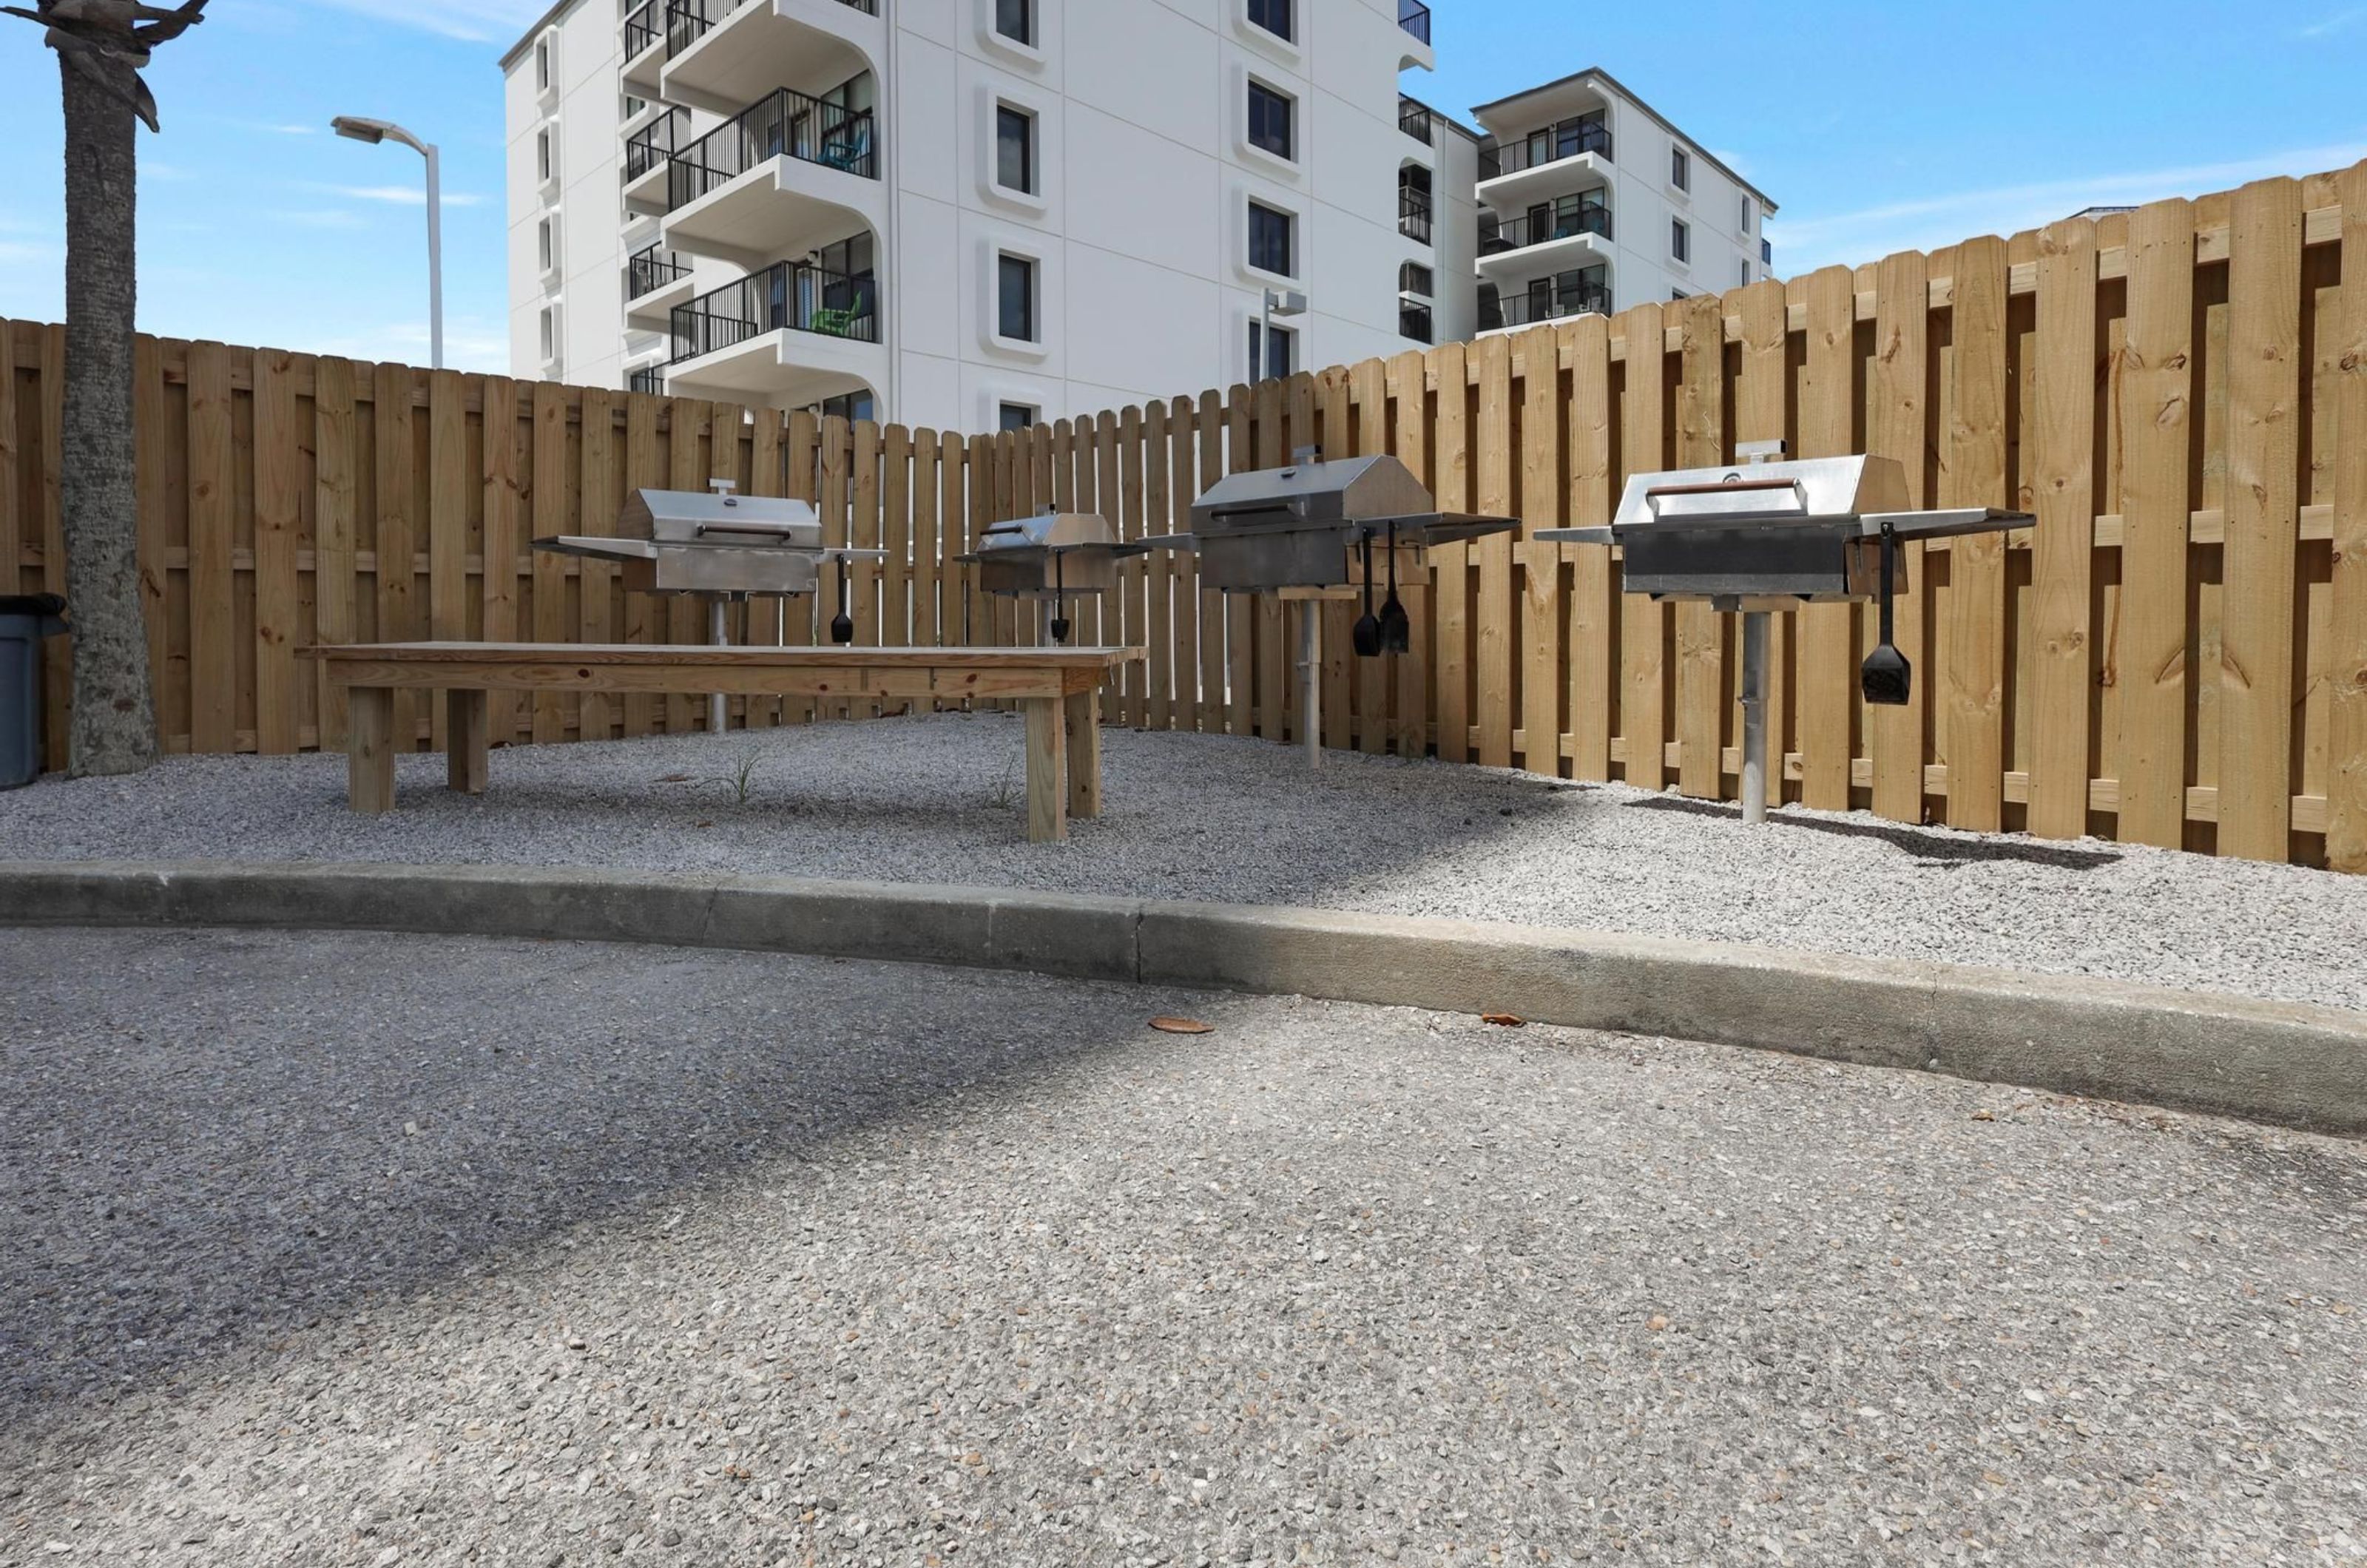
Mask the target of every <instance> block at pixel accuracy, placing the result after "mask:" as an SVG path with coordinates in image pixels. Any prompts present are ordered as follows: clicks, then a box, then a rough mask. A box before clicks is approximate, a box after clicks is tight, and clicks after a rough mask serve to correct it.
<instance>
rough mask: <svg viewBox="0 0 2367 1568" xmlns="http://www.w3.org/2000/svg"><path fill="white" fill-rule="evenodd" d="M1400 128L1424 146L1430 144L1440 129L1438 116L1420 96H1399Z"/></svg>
mask: <svg viewBox="0 0 2367 1568" xmlns="http://www.w3.org/2000/svg"><path fill="white" fill-rule="evenodd" d="M1398 129H1399V130H1402V131H1404V132H1405V133H1406V134H1407V135H1408V136H1410V137H1412V138H1413V139H1414V140H1415V141H1419V142H1421V144H1422V145H1423V146H1425V147H1427V146H1429V145H1430V143H1431V141H1432V139H1433V137H1434V136H1435V135H1436V134H1437V131H1438V117H1437V116H1436V115H1435V114H1434V113H1433V112H1432V110H1431V107H1430V106H1429V105H1428V104H1426V103H1423V102H1422V101H1421V99H1420V98H1409V97H1407V96H1404V95H1403V94H1399V96H1398Z"/></svg>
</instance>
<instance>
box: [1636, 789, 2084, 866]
mask: <svg viewBox="0 0 2367 1568" xmlns="http://www.w3.org/2000/svg"><path fill="white" fill-rule="evenodd" d="M1627 804H1628V807H1629V808H1630V809H1632V810H1637V811H1676V812H1682V813H1684V814H1686V815H1688V816H1693V817H1724V818H1740V817H1741V815H1742V807H1740V806H1739V805H1738V804H1737V803H1735V802H1733V801H1719V800H1688V799H1684V798H1682V797H1681V796H1677V795H1656V796H1654V797H1653V798H1652V799H1649V800H1635V801H1630V802H1628V803H1627ZM1768 827H1769V829H1770V830H1772V831H1784V830H1789V829H1802V830H1805V831H1807V832H1811V833H1829V834H1831V835H1833V836H1834V837H1836V838H1841V839H1873V840H1877V841H1878V842H1881V843H1886V844H1888V845H1889V846H1890V847H1891V848H1893V849H1896V850H1903V851H1905V852H1907V853H1908V854H1910V855H1913V856H1915V857H1916V859H1917V861H1918V862H1919V863H1921V864H1922V865H1924V866H1927V867H1929V868H1931V869H1933V870H1942V871H1952V870H1954V869H1955V868H1956V867H1957V866H1959V865H1965V864H1970V863H1974V862H1976V861H2014V862H2017V863H2021V864H2023V865H2043V866H2047V867H2050V868H2052V869H2054V870H2056V871H2094V870H2096V869H2098V868H2099V867H2101V866H2107V865H2116V864H2118V863H2120V862H2121V861H2122V860H2124V859H2125V858H2127V857H2125V856H2124V855H2122V854H2120V853H2118V852H2114V851H2111V850H2074V849H2067V848H2065V847H2064V846H2062V845H2060V844H2040V843H2021V842H2017V841H2012V840H1999V839H1994V838H1990V839H1965V838H1955V837H1953V836H1951V835H1949V834H1946V833H1933V832H1926V831H1925V830H1923V829H1920V828H1908V827H1904V826H1902V825H1900V824H1898V823H1896V822H1831V821H1827V820H1826V819H1824V818H1820V817H1795V816H1793V815H1791V814H1790V813H1788V812H1783V811H1776V812H1774V814H1773V815H1772V816H1771V817H1770V818H1768Z"/></svg>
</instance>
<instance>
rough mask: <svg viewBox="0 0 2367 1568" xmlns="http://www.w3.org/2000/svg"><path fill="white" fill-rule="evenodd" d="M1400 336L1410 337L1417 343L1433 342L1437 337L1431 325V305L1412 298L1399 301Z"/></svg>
mask: <svg viewBox="0 0 2367 1568" xmlns="http://www.w3.org/2000/svg"><path fill="white" fill-rule="evenodd" d="M1398 336H1399V337H1410V338H1411V339H1413V341H1414V342H1416V343H1433V342H1435V341H1436V339H1435V337H1434V336H1433V329H1432V327H1431V319H1430V307H1429V306H1427V305H1417V304H1414V303H1413V302H1412V301H1411V300H1403V299H1401V300H1399V302H1398Z"/></svg>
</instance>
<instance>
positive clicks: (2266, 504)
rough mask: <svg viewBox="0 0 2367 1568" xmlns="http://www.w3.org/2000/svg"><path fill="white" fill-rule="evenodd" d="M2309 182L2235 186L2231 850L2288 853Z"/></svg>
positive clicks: (2230, 373) (2227, 792)
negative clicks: (2304, 189)
mask: <svg viewBox="0 0 2367 1568" xmlns="http://www.w3.org/2000/svg"><path fill="white" fill-rule="evenodd" d="M2301 233H2302V208H2301V186H2300V184H2299V182H2297V181H2294V180H2289V179H2277V180H2260V181H2257V182H2255V183H2254V184H2251V185H2248V186H2245V187H2244V188H2243V189H2241V190H2239V191H2237V193H2236V197H2235V201H2234V205H2233V209H2232V210H2231V212H2230V214H2229V219H2228V234H2227V504H2226V524H2225V528H2226V536H2225V537H2226V544H2225V569H2224V571H2225V575H2224V579H2223V581H2224V582H2225V588H2224V589H2223V591H2222V600H2221V606H2222V607H2221V622H2220V631H2219V799H2218V819H2219V852H2220V853H2221V854H2223V855H2240V856H2242V857H2244V858H2246V859H2248V860H2280V861H2281V860H2283V859H2284V858H2285V856H2286V854H2287V852H2288V835H2289V833H2290V831H2291V828H2292V821H2293V795H2292V791H2291V786H2290V785H2289V784H2288V783H2287V780H2288V778H2289V776H2290V768H2291V764H2292V757H2293V676H2294V670H2293V556H2294V544H2295V536H2296V535H2297V534H2298V533H2299V531H2300V517H2299V505H2300V496H2299V492H2298V490H2297V485H2298V480H2299V473H2298V468H2299V462H2300V457H2299V448H2298V434H2297V432H2298V429H2299V428H2300V426H2301V424H2302V421H2301V419H2300V417H2299V413H2300V399H2301V387H2302V375H2301V366H2300V357H2301V342H2300V327H2301V251H2302V244H2301Z"/></svg>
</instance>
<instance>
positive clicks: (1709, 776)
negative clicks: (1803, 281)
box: [1676, 294, 1814, 800]
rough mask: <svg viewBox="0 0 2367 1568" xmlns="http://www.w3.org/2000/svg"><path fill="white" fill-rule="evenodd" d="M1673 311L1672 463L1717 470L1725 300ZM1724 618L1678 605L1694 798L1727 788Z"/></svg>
mask: <svg viewBox="0 0 2367 1568" xmlns="http://www.w3.org/2000/svg"><path fill="white" fill-rule="evenodd" d="M1676 315H1677V325H1678V329H1679V331H1681V332H1682V333H1683V334H1684V348H1683V350H1682V353H1681V355H1680V356H1679V357H1680V360H1681V363H1682V367H1683V369H1682V377H1681V378H1680V379H1679V381H1678V383H1677V431H1676V437H1677V466H1678V467H1679V468H1714V467H1716V465H1717V464H1718V463H1720V462H1722V461H1724V460H1725V457H1726V431H1725V415H1724V398H1723V396H1722V394H1723V392H1724V389H1725V369H1726V332H1725V325H1726V316H1725V303H1724V301H1722V300H1721V299H1718V297H1717V296H1716V295H1715V294H1696V295H1694V296H1693V298H1692V299H1687V300H1686V301H1685V302H1684V303H1683V305H1682V307H1680V308H1679V309H1678V310H1677V312H1676ZM1810 330H1811V331H1813V330H1814V328H1813V327H1812V328H1811V329H1810ZM1726 636H1727V616H1725V615H1720V614H1719V613H1718V612H1717V611H1716V609H1714V608H1713V607H1712V606H1710V605H1708V604H1680V605H1678V606H1677V614H1676V647H1677V668H1676V676H1677V786H1678V788H1680V789H1681V790H1682V791H1683V792H1684V793H1685V794H1686V795H1692V796H1693V798H1694V799H1696V800H1716V799H1717V798H1718V797H1719V796H1720V795H1722V794H1723V793H1724V791H1723V790H1722V789H1721V787H1720V784H1719V781H1720V778H1721V776H1722V775H1723V773H1724V772H1725V765H1726V737H1725V734H1724V730H1723V723H1724V719H1725V715H1726V701H1725V698H1726V660H1725V654H1726Z"/></svg>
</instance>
